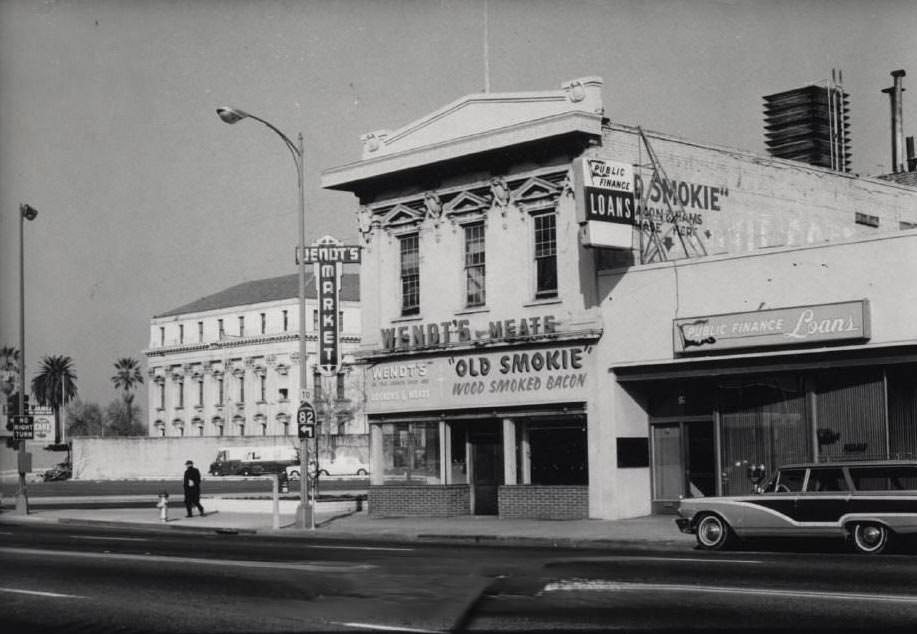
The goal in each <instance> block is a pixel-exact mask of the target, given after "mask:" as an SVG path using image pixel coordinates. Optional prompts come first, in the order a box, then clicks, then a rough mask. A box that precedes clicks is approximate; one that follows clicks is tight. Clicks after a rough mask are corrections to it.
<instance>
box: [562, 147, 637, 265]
mask: <svg viewBox="0 0 917 634" xmlns="http://www.w3.org/2000/svg"><path fill="white" fill-rule="evenodd" d="M573 188H574V196H575V198H576V217H577V221H578V222H579V223H580V225H581V229H580V231H581V233H580V235H581V237H582V241H583V244H585V245H587V246H594V247H607V248H618V249H630V248H631V246H632V244H633V237H634V234H633V225H634V216H635V214H636V204H635V202H634V168H633V166H632V165H629V164H627V163H619V162H617V161H609V160H607V159H601V158H590V157H583V158H578V159H576V160H575V161H574V162H573Z"/></svg>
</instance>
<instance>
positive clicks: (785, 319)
mask: <svg viewBox="0 0 917 634" xmlns="http://www.w3.org/2000/svg"><path fill="white" fill-rule="evenodd" d="M674 329H675V332H674V344H675V352H676V353H680V354H687V353H691V352H708V351H717V350H729V349H734V348H761V347H774V346H799V345H806V344H808V345H813V344H822V343H827V342H838V341H850V340H858V341H865V340H867V339H869V302H868V301H867V300H865V299H862V300H857V301H852V302H839V303H836V304H819V305H814V306H795V307H792V308H775V309H771V310H756V311H752V312H745V313H729V314H725V315H711V316H709V317H689V318H686V319H676V320H675V321H674Z"/></svg>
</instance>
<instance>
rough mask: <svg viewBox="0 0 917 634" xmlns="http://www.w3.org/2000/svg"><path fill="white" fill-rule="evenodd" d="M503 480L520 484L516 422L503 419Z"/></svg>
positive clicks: (507, 482)
mask: <svg viewBox="0 0 917 634" xmlns="http://www.w3.org/2000/svg"><path fill="white" fill-rule="evenodd" d="M503 482H504V483H505V484H518V479H517V469H516V422H515V421H514V420H513V419H512V418H504V419H503Z"/></svg>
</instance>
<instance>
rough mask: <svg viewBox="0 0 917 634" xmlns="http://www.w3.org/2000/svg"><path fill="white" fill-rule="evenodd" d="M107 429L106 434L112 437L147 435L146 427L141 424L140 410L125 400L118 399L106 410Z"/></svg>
mask: <svg viewBox="0 0 917 634" xmlns="http://www.w3.org/2000/svg"><path fill="white" fill-rule="evenodd" d="M131 410H132V411H131ZM105 427H106V429H105V433H106V434H111V435H112V436H146V435H147V429H146V425H144V424H143V423H142V422H140V408H139V407H138V406H136V405H134V404H133V403H130V404H129V403H127V402H125V401H123V400H117V399H116V400H114V401H112V402H111V403H109V404H108V407H106V408H105Z"/></svg>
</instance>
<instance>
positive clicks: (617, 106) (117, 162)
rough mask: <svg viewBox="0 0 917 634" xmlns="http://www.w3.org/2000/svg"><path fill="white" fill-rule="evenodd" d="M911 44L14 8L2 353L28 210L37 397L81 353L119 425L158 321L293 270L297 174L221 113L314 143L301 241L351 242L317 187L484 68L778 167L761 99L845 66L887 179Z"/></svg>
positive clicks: (112, 0)
mask: <svg viewBox="0 0 917 634" xmlns="http://www.w3.org/2000/svg"><path fill="white" fill-rule="evenodd" d="M485 14H486V25H487V28H486V33H487V38H486V40H487V44H488V46H487V47H486V48H487V50H488V53H489V54H488V63H487V64H485V60H484V51H485V46H484V42H485ZM915 33H917V3H915V2H913V0H873V1H872V2H862V1H861V0H849V1H848V0H833V1H828V0H786V1H784V0H754V1H751V0H681V1H673V0H640V1H637V0H634V1H627V0H564V1H563V2H561V1H558V0H524V1H523V0H466V1H458V0H442V1H433V0H320V1H319V0H314V1H308V0H303V1H298V2H293V1H277V0H260V1H257V2H256V1H254V0H246V1H242V0H221V1H217V0H188V1H171V0H169V1H167V0H142V1H141V0H137V1H124V0H81V1H73V0H61V1H52V0H44V1H40V0H29V1H24V0H23V1H21V0H0V345H11V346H16V347H18V346H19V305H20V302H19V271H20V269H19V227H18V223H19V205H20V203H28V204H29V205H31V206H32V207H34V208H35V209H37V210H38V212H39V215H38V217H37V218H36V219H35V220H34V221H32V222H27V223H26V225H25V227H24V231H25V239H24V244H25V267H24V275H25V285H26V301H25V312H26V328H25V331H26V346H25V348H26V361H27V364H28V367H27V371H26V373H27V377H28V378H29V379H31V377H32V375H33V374H34V372H35V370H36V368H37V367H38V364H39V362H40V360H41V358H42V357H44V356H46V355H67V356H70V357H71V358H72V359H73V363H74V366H75V368H76V373H77V377H78V380H77V384H78V388H79V393H80V396H81V397H82V398H83V400H88V401H92V402H96V403H100V404H102V405H105V404H107V403H108V402H109V401H111V400H113V399H115V398H117V396H118V393H117V392H116V391H115V389H114V388H113V386H112V384H111V376H112V375H113V374H114V368H113V364H114V362H115V361H116V360H117V359H118V358H121V357H133V358H135V359H137V360H139V361H141V362H142V363H143V364H144V366H145V356H144V354H143V351H144V350H145V349H146V348H147V347H148V346H149V343H150V342H149V336H150V335H149V324H150V319H151V317H152V316H153V315H156V314H159V313H162V312H166V311H168V310H170V309H172V308H176V307H178V306H180V305H183V304H185V303H188V302H191V301H193V300H195V299H198V298H200V297H203V296H205V295H209V294H211V293H214V292H217V291H219V290H222V289H224V288H226V287H229V286H232V285H234V284H238V283H241V282H244V281H249V280H255V279H261V278H266V277H274V276H278V275H284V274H288V273H295V271H296V268H295V264H294V262H293V252H294V251H293V250H294V247H295V244H296V242H297V239H296V235H297V234H296V232H297V229H298V203H297V185H296V171H295V167H294V162H293V160H292V158H291V156H290V154H289V152H288V150H287V149H286V147H285V146H284V144H283V142H282V141H281V139H279V138H278V137H277V136H276V135H275V134H274V133H273V132H271V131H270V130H269V129H267V128H265V127H264V126H262V125H261V124H259V123H257V122H255V121H252V120H248V121H243V122H240V123H237V124H236V125H234V126H228V125H226V124H225V123H223V122H221V121H220V120H219V118H218V117H217V116H216V113H215V110H216V108H217V107H220V106H226V105H228V106H234V107H237V108H241V109H243V110H245V111H247V112H250V113H252V114H255V115H257V116H259V117H261V118H263V119H266V120H268V121H270V122H271V123H272V124H273V125H275V126H276V127H277V128H279V129H280V130H282V131H284V132H285V133H286V134H287V136H289V137H290V138H293V139H295V137H296V135H297V134H298V133H299V132H302V134H303V136H304V139H305V182H306V186H305V190H306V191H305V195H306V241H307V243H311V242H312V241H314V240H316V239H318V238H320V237H322V236H324V235H328V234H330V235H333V236H335V237H337V238H338V239H340V240H343V241H344V242H347V243H355V242H356V236H357V233H356V225H355V210H356V200H355V199H354V198H353V197H352V196H351V195H350V194H348V193H343V192H330V191H322V190H321V188H320V175H321V172H322V171H323V170H325V169H328V168H331V167H336V166H340V165H343V164H346V163H350V162H353V161H357V160H359V158H360V154H361V150H362V146H361V143H360V140H359V138H360V135H362V134H364V133H366V132H369V131H373V130H378V129H384V128H388V129H397V128H399V127H401V126H403V125H406V124H408V123H410V122H411V121H413V120H415V119H418V118H420V117H422V116H424V115H425V114H428V113H430V112H432V111H433V110H436V109H438V108H440V107H441V106H444V105H446V104H448V103H450V102H452V101H454V100H456V99H458V98H460V97H462V96H464V95H467V94H471V93H478V92H482V91H483V90H484V89H485V86H486V85H487V82H486V81H485V68H488V69H489V86H490V91H491V92H512V91H530V90H557V89H559V88H560V86H561V84H562V83H563V82H565V81H568V80H571V79H575V78H578V77H585V76H600V77H602V78H603V80H604V88H603V96H604V102H605V113H606V116H607V117H609V118H610V119H611V120H612V121H615V122H619V123H623V124H628V125H641V126H643V127H645V128H647V129H650V130H654V131H658V132H664V133H668V134H672V135H676V136H680V137H684V138H688V139H691V140H694V141H698V142H701V143H710V144H715V145H722V146H727V147H733V148H738V149H742V150H748V151H751V152H756V153H761V154H763V153H764V135H763V114H762V112H763V105H762V104H763V100H762V97H763V96H764V95H768V94H772V93H775V92H781V91H783V90H790V89H793V88H797V87H800V86H804V85H809V84H812V83H818V82H824V81H825V80H827V79H828V78H830V77H831V72H832V69H839V70H840V71H841V72H842V77H843V83H844V88H845V90H846V91H847V92H848V93H849V94H850V116H851V134H850V138H851V147H852V153H853V170H854V171H855V172H857V173H860V174H863V175H877V174H881V173H886V172H889V171H891V165H890V164H891V159H890V155H891V150H890V123H889V119H890V115H889V112H890V110H889V100H888V96H887V95H885V94H882V93H881V90H882V89H883V88H886V87H888V86H891V81H892V80H891V77H890V72H891V71H893V70H896V69H904V70H906V71H907V72H908V73H911V74H910V75H908V76H907V77H905V78H904V86H905V89H908V88H909V87H911V86H913V87H914V88H911V89H910V92H906V93H905V96H904V126H905V135H917V83H914V82H917V38H915V37H914V34H915ZM911 95H913V96H911ZM139 400H140V401H141V402H145V400H146V392H145V389H144V390H143V391H142V393H141V395H140V397H139Z"/></svg>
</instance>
